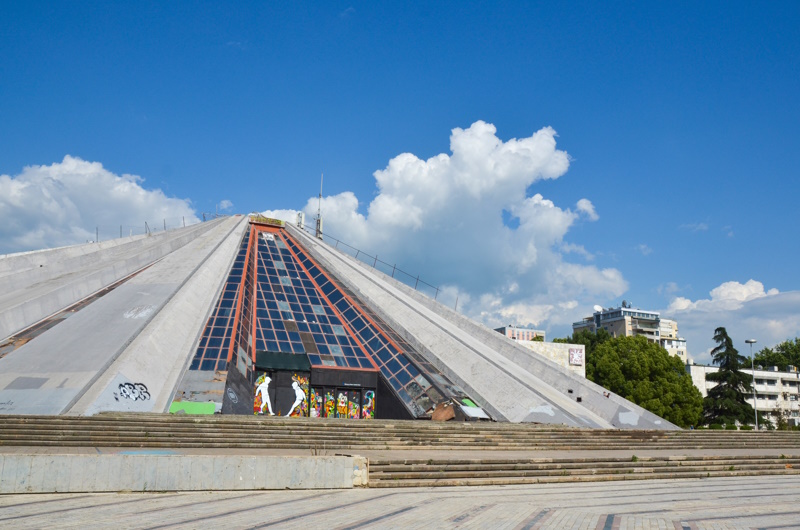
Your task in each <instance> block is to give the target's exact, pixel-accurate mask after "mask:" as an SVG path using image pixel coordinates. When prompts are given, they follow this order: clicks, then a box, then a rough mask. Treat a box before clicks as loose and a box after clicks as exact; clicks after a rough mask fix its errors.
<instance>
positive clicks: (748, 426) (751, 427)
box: [739, 425, 753, 431]
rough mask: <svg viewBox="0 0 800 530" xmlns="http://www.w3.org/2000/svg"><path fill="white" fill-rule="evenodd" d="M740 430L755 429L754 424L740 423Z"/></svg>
mask: <svg viewBox="0 0 800 530" xmlns="http://www.w3.org/2000/svg"><path fill="white" fill-rule="evenodd" d="M739 430H740V431H752V430H753V426H752V425H740V426H739Z"/></svg>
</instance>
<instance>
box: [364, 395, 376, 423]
mask: <svg viewBox="0 0 800 530" xmlns="http://www.w3.org/2000/svg"><path fill="white" fill-rule="evenodd" d="M361 417H362V418H364V419H367V420H371V419H374V418H375V391H374V390H367V391H366V392H364V407H363V408H362V409H361Z"/></svg>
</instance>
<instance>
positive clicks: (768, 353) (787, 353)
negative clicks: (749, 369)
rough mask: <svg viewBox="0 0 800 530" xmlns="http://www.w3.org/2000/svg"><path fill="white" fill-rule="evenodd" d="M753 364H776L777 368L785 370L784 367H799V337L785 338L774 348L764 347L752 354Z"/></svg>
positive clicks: (765, 365)
mask: <svg viewBox="0 0 800 530" xmlns="http://www.w3.org/2000/svg"><path fill="white" fill-rule="evenodd" d="M754 360H755V364H757V365H760V366H764V367H767V366H777V367H778V370H781V371H782V372H783V371H786V367H787V366H789V365H791V366H796V367H800V338H795V339H794V340H785V341H783V342H781V343H780V344H778V345H777V346H775V348H774V349H773V348H764V349H763V350H761V351H760V352H758V353H756V354H755V356H754Z"/></svg>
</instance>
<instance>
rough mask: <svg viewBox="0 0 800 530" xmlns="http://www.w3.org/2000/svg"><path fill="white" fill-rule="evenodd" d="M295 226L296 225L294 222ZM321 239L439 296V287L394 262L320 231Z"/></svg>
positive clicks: (312, 227)
mask: <svg viewBox="0 0 800 530" xmlns="http://www.w3.org/2000/svg"><path fill="white" fill-rule="evenodd" d="M295 226H297V225H296V224H295ZM304 228H305V230H306V232H310V233H311V234H314V232H315V230H316V228H315V227H314V226H310V225H304ZM322 240H323V241H324V242H325V243H328V244H329V245H331V246H333V247H334V248H335V249H337V250H340V251H342V252H344V253H345V254H348V255H350V256H352V257H354V258H355V259H357V260H359V261H360V262H362V263H364V264H366V265H369V266H371V267H372V268H373V269H376V270H379V271H381V272H382V273H384V274H386V275H387V276H391V277H392V278H394V279H395V280H397V281H399V282H401V283H403V284H405V285H407V286H409V287H411V288H413V289H414V290H415V291H419V292H421V293H423V294H425V295H427V296H430V297H432V298H433V299H434V300H436V298H437V297H438V296H439V288H438V287H437V286H435V285H431V284H429V283H428V282H426V281H424V280H422V279H421V278H420V276H419V274H417V275H416V276H414V275H413V274H410V273H408V272H406V271H404V270H402V269H399V268H397V264H396V263H387V262H385V261H383V260H380V259H378V256H377V255H376V256H373V255H371V254H368V253H367V252H364V251H363V250H361V249H358V248H356V247H354V246H352V245H348V244H347V243H345V242H344V241H342V240H341V239H338V238H335V237H333V236H331V235H329V234H326V233H325V232H323V233H322Z"/></svg>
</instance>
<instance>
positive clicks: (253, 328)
mask: <svg viewBox="0 0 800 530" xmlns="http://www.w3.org/2000/svg"><path fill="white" fill-rule="evenodd" d="M451 405H452V406H453V410H451V411H450V412H452V413H453V414H456V413H458V414H459V416H458V417H460V418H464V417H470V418H473V419H477V418H483V419H487V418H491V419H494V420H497V421H499V422H512V423H546V424H559V425H566V426H570V427H590V428H601V429H610V428H621V429H659V430H673V429H677V427H676V426H674V425H672V424H670V423H668V422H666V421H664V420H662V419H661V418H658V417H656V416H654V415H653V414H651V413H649V412H647V411H645V410H644V409H642V408H640V407H638V406H636V405H634V404H632V403H630V402H628V401H626V400H624V399H622V398H620V397H619V396H615V395H611V396H608V397H606V396H605V395H604V390H603V389H602V388H600V387H598V386H597V385H594V384H593V383H591V382H589V381H587V380H586V379H584V378H582V377H580V376H579V375H576V374H575V373H573V372H570V371H569V370H567V369H565V368H562V367H561V366H559V365H557V364H556V363H554V362H552V361H550V360H548V359H546V358H544V357H540V356H538V355H536V354H532V353H531V352H530V351H528V350H527V349H525V348H523V347H521V346H519V345H517V344H516V343H514V342H513V341H511V340H509V339H507V338H505V337H504V336H502V335H500V334H498V333H496V332H494V331H492V330H489V329H487V328H486V327H484V326H482V325H481V324H478V323H476V322H474V321H472V320H470V319H468V318H466V317H464V316H463V315H460V314H458V313H456V312H455V311H452V310H450V309H449V308H446V307H444V306H442V305H441V304H439V303H438V302H436V301H435V300H433V299H431V298H428V297H426V296H424V295H423V294H421V293H419V292H417V291H415V290H413V289H411V288H409V287H407V286H406V285H404V284H402V283H400V282H398V281H396V280H394V279H393V278H391V277H389V276H387V275H385V274H383V273H381V272H379V271H377V270H375V269H373V268H371V267H369V266H367V265H365V264H364V263H362V262H360V261H358V260H356V259H355V258H353V257H352V256H349V255H348V254H345V253H343V252H341V251H339V250H337V249H336V248H333V247H331V246H330V245H328V244H326V243H324V242H323V241H321V240H319V239H316V238H314V237H312V236H311V235H310V234H308V233H306V232H305V231H303V230H301V229H300V228H297V227H294V226H287V225H286V224H285V223H283V222H282V221H278V220H274V219H267V218H265V217H263V216H257V215H256V216H251V217H242V216H234V217H227V218H222V219H216V220H213V221H209V222H204V223H201V224H198V225H194V226H191V227H188V228H183V229H178V230H173V231H170V232H163V233H159V234H157V235H153V236H145V237H136V238H121V239H119V240H116V241H109V242H104V243H99V244H90V245H79V246H75V247H65V248H61V249H53V250H47V251H39V252H29V253H23V254H15V255H10V256H5V257H0V414H44V415H56V414H66V415H94V414H97V413H100V412H162V413H163V412H167V411H179V410H182V411H184V412H185V413H189V414H198V413H199V414H212V413H215V412H221V413H223V414H242V415H253V414H256V415H278V416H299V417H305V418H309V419H310V418H320V419H322V418H337V419H344V418H347V419H358V420H368V419H373V418H379V419H381V418H383V419H409V420H412V419H430V418H431V417H432V415H433V413H434V411H435V410H436V409H437V407H442V408H446V407H449V406H451ZM440 412H441V409H440ZM290 421H291V420H290Z"/></svg>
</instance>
